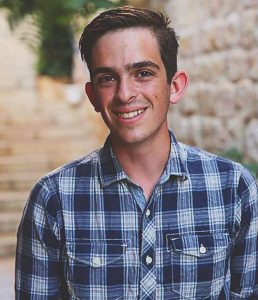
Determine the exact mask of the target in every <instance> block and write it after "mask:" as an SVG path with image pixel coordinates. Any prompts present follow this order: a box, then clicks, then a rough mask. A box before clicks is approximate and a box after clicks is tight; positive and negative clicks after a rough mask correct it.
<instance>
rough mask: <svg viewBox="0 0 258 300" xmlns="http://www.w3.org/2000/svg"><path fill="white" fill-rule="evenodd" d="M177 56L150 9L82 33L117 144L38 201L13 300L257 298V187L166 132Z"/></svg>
mask: <svg viewBox="0 0 258 300" xmlns="http://www.w3.org/2000/svg"><path fill="white" fill-rule="evenodd" d="M177 48H178V41H177V37H176V35H175V32H174V30H173V29H172V28H170V27H169V21H168V19H167V18H166V17H164V16H163V15H161V14H157V13H154V12H152V11H149V10H144V9H136V8H129V7H124V8H119V9H113V10H109V11H106V12H103V13H102V14H100V15H99V16H98V17H96V18H95V19H94V20H93V21H92V22H91V23H90V24H89V25H87V26H86V28H85V30H84V32H83V34H82V36H81V40H80V50H81V55H82V58H83V59H84V60H85V61H86V62H87V64H88V67H89V70H90V75H91V82H89V83H87V84H86V86H85V89H86V93H87V95H88V97H89V99H90V101H91V103H92V105H93V106H94V108H95V110H96V111H97V112H100V113H101V115H102V117H103V119H104V121H105V123H106V125H107V126H108V128H109V130H110V135H109V137H108V138H107V141H106V143H105V145H104V147H103V148H102V149H100V150H97V151H95V152H93V153H92V154H90V155H89V156H87V157H85V158H82V159H80V160H77V161H75V162H72V163H70V164H68V165H66V166H64V167H62V168H60V169H58V170H56V171H54V172H52V173H50V174H48V175H46V176H45V177H44V178H42V179H41V180H40V181H39V182H38V183H37V185H36V186H35V187H34V189H33V191H32V192H31V195H30V198H29V200H28V203H27V206H26V209H25V212H24V216H23V218H22V221H21V225H20V227H19V231H18V245H17V259H16V298H17V299H26V300H27V299H60V298H61V299H90V300H103V299H112V300H113V299H128V300H130V299H131V300H135V299H141V300H143V299H157V300H158V299H159V300H162V299H164V300H166V299H177V300H178V299H213V300H215V299H221V300H222V299H223V300H224V299H252V298H253V299H255V298H256V297H257V295H256V296H255V281H256V272H257V271H256V270H257V265H256V253H257V252H256V251H257V249H256V241H257V201H258V193H257V185H256V183H255V180H254V178H253V177H252V176H251V175H250V174H249V173H248V172H247V171H246V170H245V169H244V168H243V167H242V166H241V165H239V164H237V163H233V162H230V161H228V160H225V159H222V158H220V157H217V156H215V155H213V154H209V153H207V152H204V151H202V150H199V149H196V148H193V147H190V146H187V145H183V144H181V143H179V142H177V140H176V138H175V137H174V136H173V134H172V132H171V131H169V129H168V124H167V112H168V108H169V104H176V103H177V102H178V101H179V100H180V99H181V98H182V96H183V94H184V91H185V89H186V87H187V84H188V76H187V74H186V73H185V72H184V71H178V70H177V64H176V56H177ZM256 299H257V298H256Z"/></svg>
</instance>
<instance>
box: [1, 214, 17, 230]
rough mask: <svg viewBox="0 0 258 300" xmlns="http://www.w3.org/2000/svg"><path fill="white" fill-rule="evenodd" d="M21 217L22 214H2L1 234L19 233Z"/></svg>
mask: <svg viewBox="0 0 258 300" xmlns="http://www.w3.org/2000/svg"><path fill="white" fill-rule="evenodd" d="M21 217H22V213H21V212H16V211H15V212H13V211H12V212H10V211H8V212H0V233H15V232H17V229H18V226H19V223H20V221H21Z"/></svg>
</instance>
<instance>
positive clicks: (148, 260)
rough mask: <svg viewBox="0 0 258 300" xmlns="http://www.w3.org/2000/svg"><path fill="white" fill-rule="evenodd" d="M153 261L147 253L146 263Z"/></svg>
mask: <svg viewBox="0 0 258 300" xmlns="http://www.w3.org/2000/svg"><path fill="white" fill-rule="evenodd" d="M151 263H152V258H151V257H150V256H149V255H147V256H146V264H147V265H149V264H151Z"/></svg>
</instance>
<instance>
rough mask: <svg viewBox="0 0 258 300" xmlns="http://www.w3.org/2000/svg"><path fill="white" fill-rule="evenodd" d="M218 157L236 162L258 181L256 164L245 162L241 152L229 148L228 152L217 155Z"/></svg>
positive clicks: (257, 165)
mask: <svg viewBox="0 0 258 300" xmlns="http://www.w3.org/2000/svg"><path fill="white" fill-rule="evenodd" d="M219 155H220V156H223V157H225V158H228V159H230V160H234V161H236V162H239V163H240V164H242V165H243V166H245V167H246V168H247V169H249V170H250V171H251V172H252V173H253V174H254V175H255V176H256V178H257V179H258V163H252V162H247V161H246V160H245V159H244V155H243V153H242V152H240V151H239V150H238V149H236V148H231V149H229V150H226V151H223V152H220V153H219Z"/></svg>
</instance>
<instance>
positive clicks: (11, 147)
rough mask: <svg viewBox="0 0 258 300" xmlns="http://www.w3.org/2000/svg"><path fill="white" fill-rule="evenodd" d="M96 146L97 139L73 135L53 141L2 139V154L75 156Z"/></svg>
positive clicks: (0, 149) (0, 154) (0, 141)
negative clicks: (91, 139)
mask: <svg viewBox="0 0 258 300" xmlns="http://www.w3.org/2000/svg"><path fill="white" fill-rule="evenodd" d="M95 147H96V139H94V140H93V142H92V143H91V141H90V139H89V138H88V139H87V136H86V137H85V138H82V137H80V138H78V137H71V138H69V139H59V138H58V139H53V141H51V142H50V141H42V140H41V141H37V140H28V141H26V142H25V141H23V140H21V139H20V140H9V141H3V140H0V156H2V155H23V154H26V155H29V154H35V153H37V155H39V156H42V155H46V153H47V154H48V155H53V156H54V157H57V156H64V157H71V156H74V154H75V153H78V155H80V156H81V155H83V154H85V153H87V152H89V150H88V149H90V148H92V149H93V148H95ZM70 152H71V153H73V155H71V154H70V155H69V153H70Z"/></svg>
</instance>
